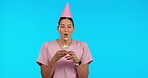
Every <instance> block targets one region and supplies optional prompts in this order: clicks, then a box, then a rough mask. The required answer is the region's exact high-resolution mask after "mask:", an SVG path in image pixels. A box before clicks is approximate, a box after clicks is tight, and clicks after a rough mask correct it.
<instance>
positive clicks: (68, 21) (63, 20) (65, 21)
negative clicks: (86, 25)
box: [60, 19, 72, 24]
mask: <svg viewBox="0 0 148 78" xmlns="http://www.w3.org/2000/svg"><path fill="white" fill-rule="evenodd" d="M60 24H72V22H71V21H70V20H69V19H62V20H61V21H60Z"/></svg>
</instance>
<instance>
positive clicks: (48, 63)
mask: <svg viewBox="0 0 148 78" xmlns="http://www.w3.org/2000/svg"><path fill="white" fill-rule="evenodd" d="M57 30H58V32H59V33H60V39H56V40H53V41H47V42H45V43H44V44H43V46H42V48H41V51H40V54H39V57H38V60H37V63H38V64H39V65H40V66H41V74H42V77H43V78H87V77H88V71H89V70H88V67H89V64H90V62H92V60H93V59H92V56H91V54H90V51H89V48H88V46H87V44H86V43H85V42H83V41H77V40H73V39H71V36H72V33H73V32H74V22H73V20H72V17H71V13H70V9H69V5H68V3H67V4H66V7H65V9H64V11H63V13H62V15H61V17H60V19H59V22H58V27H57ZM65 45H66V46H68V48H69V50H68V49H66V50H65V49H63V47H65Z"/></svg>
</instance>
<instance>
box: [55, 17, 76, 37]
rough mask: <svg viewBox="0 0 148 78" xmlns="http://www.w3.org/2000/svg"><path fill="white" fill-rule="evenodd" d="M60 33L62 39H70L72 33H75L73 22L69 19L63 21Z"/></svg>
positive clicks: (59, 29)
mask: <svg viewBox="0 0 148 78" xmlns="http://www.w3.org/2000/svg"><path fill="white" fill-rule="evenodd" d="M58 31H59V32H60V35H61V38H62V39H66V38H70V37H71V35H72V32H74V27H73V24H72V22H71V21H70V20H69V19H62V20H61V21H60V25H59V28H58Z"/></svg>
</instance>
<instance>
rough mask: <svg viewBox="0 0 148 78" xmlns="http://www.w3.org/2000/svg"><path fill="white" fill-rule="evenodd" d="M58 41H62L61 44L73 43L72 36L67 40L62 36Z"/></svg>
mask: <svg viewBox="0 0 148 78" xmlns="http://www.w3.org/2000/svg"><path fill="white" fill-rule="evenodd" d="M58 41H59V43H60V44H61V45H70V43H71V38H68V39H67V40H66V39H62V38H60V39H59V40H58Z"/></svg>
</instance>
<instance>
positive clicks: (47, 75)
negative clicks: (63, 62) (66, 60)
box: [41, 50, 66, 78]
mask: <svg viewBox="0 0 148 78" xmlns="http://www.w3.org/2000/svg"><path fill="white" fill-rule="evenodd" d="M65 55H66V51H65V50H60V51H58V52H57V53H56V54H55V55H54V56H53V58H52V59H51V61H50V62H49V64H48V65H43V64H42V65H41V74H42V77H43V78H51V77H52V76H53V73H54V69H55V65H56V62H57V61H58V60H59V59H61V58H62V57H64V56H65Z"/></svg>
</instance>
